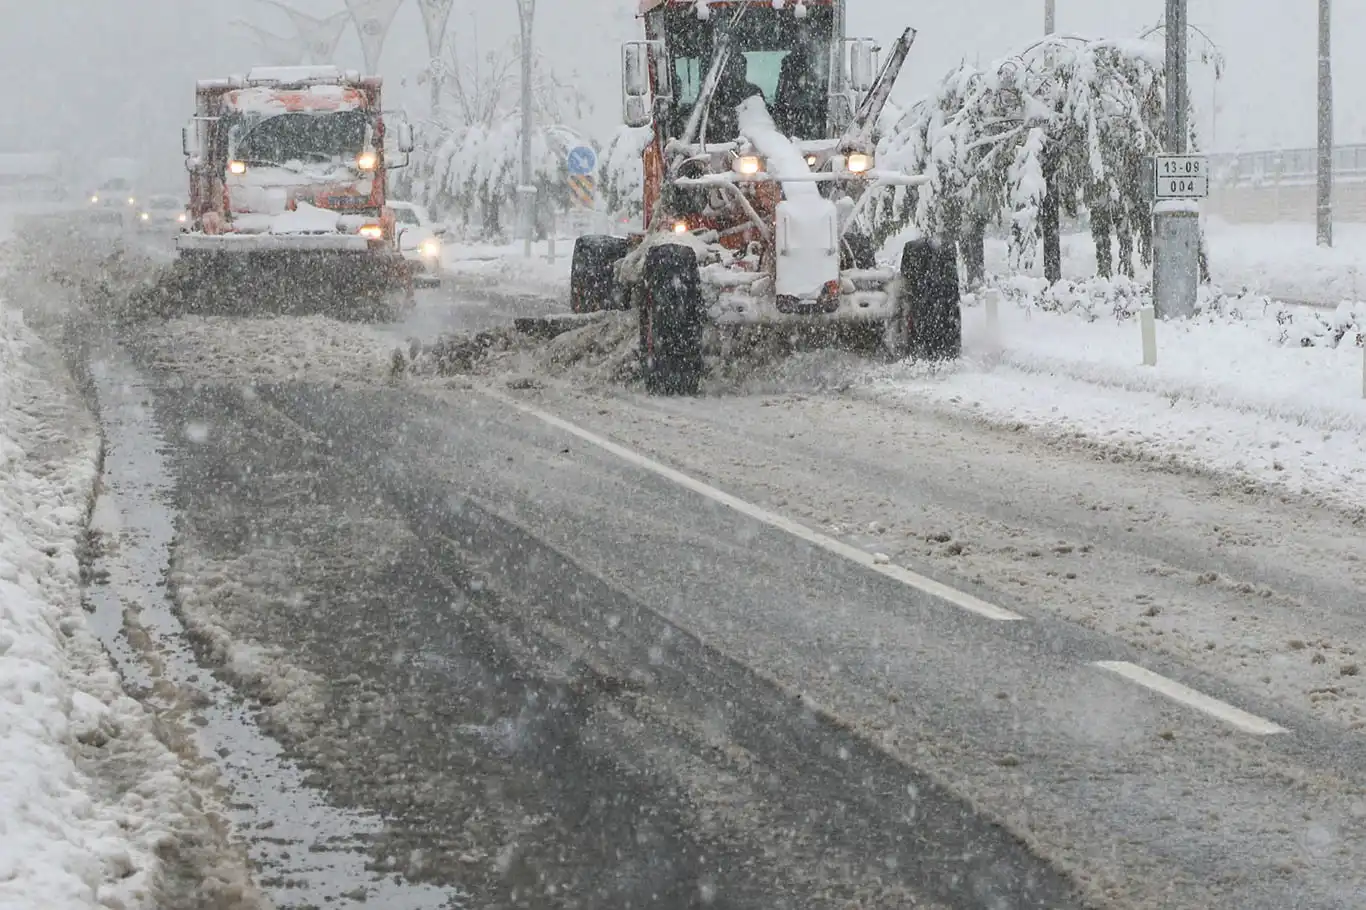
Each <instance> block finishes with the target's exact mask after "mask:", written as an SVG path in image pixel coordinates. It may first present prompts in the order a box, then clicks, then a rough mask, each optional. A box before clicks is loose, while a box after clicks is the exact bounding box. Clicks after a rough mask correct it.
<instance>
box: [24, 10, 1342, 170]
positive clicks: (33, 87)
mask: <svg viewBox="0 0 1366 910" xmlns="http://www.w3.org/2000/svg"><path fill="white" fill-rule="evenodd" d="M1190 2H1191V12H1190V18H1191V22H1192V24H1193V25H1198V26H1200V27H1202V28H1204V29H1205V30H1206V31H1208V32H1209V33H1210V35H1211V36H1212V37H1213V38H1214V40H1215V41H1216V42H1218V43H1219V45H1220V46H1221V47H1222V49H1223V51H1224V53H1225V56H1226V57H1227V60H1228V69H1227V72H1226V74H1225V77H1224V79H1223V80H1222V82H1220V83H1219V84H1218V85H1217V86H1215V85H1214V84H1213V82H1212V80H1211V79H1210V77H1209V74H1208V73H1207V72H1204V73H1202V72H1193V74H1192V86H1193V92H1194V94H1195V100H1196V104H1197V106H1198V107H1199V108H1200V110H1199V111H1198V113H1197V120H1196V122H1197V124H1198V125H1199V126H1200V129H1201V132H1202V134H1203V136H1202V139H1203V141H1202V145H1204V146H1205V147H1206V148H1211V147H1214V148H1217V149H1220V150H1223V149H1261V148H1276V147H1303V146H1310V145H1312V144H1313V143H1314V123H1315V114H1314V92H1315V82H1316V74H1315V66H1316V53H1317V51H1316V18H1315V16H1316V12H1315V6H1316V4H1314V3H1312V2H1310V0H1190ZM1057 4H1058V24H1059V29H1060V30H1061V31H1064V32H1068V33H1077V34H1082V35H1087V36H1094V37H1118V36H1132V35H1135V34H1137V33H1138V32H1139V31H1141V30H1142V29H1143V28H1144V27H1146V26H1150V25H1152V24H1155V23H1156V22H1157V21H1158V20H1159V19H1160V17H1161V14H1162V9H1163V2H1162V0H1126V2H1123V3H1120V2H1114V0H1109V2H1097V0H1057ZM294 5H295V6H297V7H298V8H299V9H302V10H305V11H308V12H312V13H315V14H319V15H322V14H326V13H330V12H333V11H335V10H338V9H341V8H342V7H343V4H342V2H341V0H295V3H294ZM1335 5H1336V7H1337V8H1336V10H1335V14H1336V21H1335V23H1334V25H1335V75H1336V94H1337V117H1336V120H1337V133H1338V140H1339V142H1342V143H1347V142H1366V120H1363V118H1362V117H1361V116H1360V114H1358V109H1359V107H1360V104H1361V102H1362V95H1363V90H1362V88H1361V87H1362V85H1363V81H1364V80H1363V76H1366V61H1363V59H1362V55H1359V54H1355V53H1352V51H1353V50H1354V47H1355V44H1356V41H1355V40H1354V39H1355V38H1356V37H1357V36H1361V35H1366V4H1361V3H1341V2H1339V3H1337V4H1335ZM538 6H539V7H540V9H539V11H538V18H537V32H538V41H537V47H538V51H539V52H540V53H541V54H543V55H544V56H545V58H546V59H547V60H548V62H549V63H550V64H551V65H553V66H554V67H555V69H556V70H557V72H558V73H559V74H560V75H561V76H562V78H564V79H567V80H568V81H570V82H573V83H575V84H577V85H578V86H579V87H580V88H582V89H583V91H584V92H585V93H587V94H588V95H589V96H590V97H592V98H593V99H594V102H595V104H594V110H593V112H592V114H591V115H590V120H589V122H587V123H584V124H579V126H580V127H581V128H583V129H585V130H587V131H589V132H590V133H593V134H595V135H598V136H600V137H605V136H606V135H609V134H610V131H611V130H612V129H613V127H614V126H615V122H616V118H617V116H618V111H619V110H620V101H619V78H620V77H619V70H618V67H619V63H618V60H619V52H618V44H619V42H620V41H622V40H624V39H628V38H631V37H635V36H636V30H637V28H638V23H637V22H635V21H634V19H633V18H632V13H633V10H634V7H635V2H634V0H538ZM236 18H248V19H251V20H252V21H254V22H256V23H258V24H260V25H261V26H263V27H266V28H268V29H271V30H273V31H275V32H276V33H278V34H287V33H288V32H289V28H288V23H287V20H286V19H285V18H284V16H283V15H282V14H281V13H279V12H278V11H276V10H273V9H271V8H270V7H268V6H266V5H264V4H260V3H254V2H252V0H0V22H3V23H4V26H3V29H0V79H3V84H4V85H5V86H6V88H7V91H6V104H5V105H4V106H3V107H2V108H0V151H34V150H47V149H54V150H58V151H63V152H66V153H68V154H73V155H83V156H85V157H87V158H97V157H100V156H103V155H135V156H140V157H143V158H145V159H147V160H149V162H151V163H152V165H153V167H154V168H155V170H156V171H157V172H158V173H159V174H160V175H161V176H162V177H164V178H166V179H168V180H169V181H170V182H171V183H172V185H178V183H179V181H180V173H179V168H180V166H181V165H180V148H179V142H180V140H179V128H180V126H181V124H182V123H184V122H185V119H186V118H187V117H188V116H189V114H190V112H191V107H192V103H193V83H194V80H195V79H196V78H204V77H210V76H222V75H228V74H229V73H234V72H242V71H244V70H246V69H247V68H249V67H250V66H251V65H252V63H254V62H258V61H257V57H258V55H257V54H256V46H255V43H254V41H253V39H252V38H251V37H250V36H249V35H248V34H247V33H245V32H243V31H240V30H236V29H232V28H230V27H229V23H230V22H231V20H233V19H236ZM850 19H851V22H850V28H851V31H852V32H853V33H854V34H862V35H869V36H872V37H877V38H881V39H885V41H888V42H889V41H890V40H891V39H892V38H893V37H895V35H896V34H897V33H898V32H899V31H900V30H901V28H903V27H904V26H906V25H913V26H915V27H916V28H917V29H918V30H919V33H920V35H919V40H918V42H917V44H916V47H915V50H914V51H913V56H912V61H911V64H910V65H909V67H908V71H907V72H906V73H905V74H903V76H902V80H901V83H900V85H899V90H898V92H897V100H898V101H901V102H905V101H907V100H910V99H912V98H914V97H916V96H918V95H920V94H923V93H924V92H925V90H926V88H927V87H928V85H930V84H931V83H932V82H933V80H934V79H935V78H936V77H938V76H940V75H942V74H943V73H944V72H945V71H947V70H948V69H949V68H950V67H952V66H954V65H955V64H957V63H958V62H959V61H960V60H967V61H969V62H979V61H980V62H982V63H985V62H987V61H989V60H991V59H993V58H996V57H999V56H1001V55H1003V54H1005V53H1008V52H1010V51H1011V50H1014V49H1018V48H1019V47H1021V46H1022V45H1023V44H1024V43H1025V42H1026V41H1028V40H1029V38H1030V37H1032V36H1034V35H1037V34H1038V33H1040V32H1041V31H1042V29H1043V2H1042V0H914V2H908V0H851V5H850ZM516 21H517V18H516V11H515V7H514V4H513V3H512V0H492V2H489V0H479V2H476V0H456V7H455V12H454V13H453V14H452V17H451V36H452V37H451V40H453V41H454V42H455V46H456V47H457V48H459V49H460V50H462V51H465V52H469V51H471V50H472V49H473V48H474V47H476V46H478V47H480V48H481V49H483V50H488V49H491V48H492V47H494V46H497V45H500V44H503V43H504V42H507V41H509V40H511V39H513V38H514V37H515V34H516ZM338 57H339V59H338V61H337V62H338V63H341V64H342V65H345V66H351V67H356V68H360V67H361V65H362V64H361V56H360V48H359V44H358V43H357V42H356V40H355V36H354V32H348V35H347V36H346V38H345V39H344V40H343V43H342V46H341V49H340V51H339V55H338ZM426 57H427V50H426V40H425V38H424V36H423V31H422V21H421V14H420V13H419V11H418V9H417V6H416V4H415V3H412V2H409V3H408V4H407V5H406V6H405V7H404V8H403V9H401V10H400V11H399V13H398V18H397V19H396V21H395V25H394V28H393V31H392V32H391V34H390V37H389V40H388V43H387V45H386V47H385V53H384V60H383V63H382V66H381V72H382V73H383V75H384V76H385V77H386V91H387V94H388V97H387V99H386V100H387V103H388V106H390V107H393V106H398V105H400V104H404V105H406V106H407V107H408V109H409V110H410V111H411V112H412V114H413V116H414V119H418V118H420V117H422V116H424V115H425V113H426V109H427V101H426V99H427V93H426V91H425V89H424V88H422V87H420V86H419V85H417V84H416V80H415V77H416V76H417V75H418V73H419V72H420V71H421V69H422V68H423V66H425V64H426ZM1216 103H1217V115H1214V114H1212V109H1215V107H1216ZM1216 128H1217V133H1216ZM1212 133H1215V135H1213V136H1211V134H1212Z"/></svg>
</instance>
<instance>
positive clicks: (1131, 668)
mask: <svg viewBox="0 0 1366 910" xmlns="http://www.w3.org/2000/svg"><path fill="white" fill-rule="evenodd" d="M1095 665H1096V666H1097V667H1100V668H1101V669H1102V670H1109V671H1110V672H1111V673H1115V674H1117V675H1119V676H1122V677H1124V678H1125V679H1127V680H1129V681H1130V682H1134V683H1138V684H1139V685H1140V686H1142V687H1143V688H1145V689H1149V690H1151V691H1153V692H1156V693H1158V694H1159V695H1165V696H1166V697H1167V698H1170V699H1171V700H1172V701H1175V702H1180V703H1181V704H1183V705H1185V706H1187V707H1189V708H1194V709H1195V710H1197V711H1200V712H1202V713H1204V714H1208V715H1209V716H1210V717H1213V718H1215V719H1216V720H1221V721H1223V722H1224V723H1226V724H1228V725H1229V726H1231V727H1236V728H1238V729H1239V730H1242V731H1243V732H1244V733H1251V734H1253V735H1255V736H1271V735H1272V734H1275V733H1288V732H1289V731H1288V730H1286V729H1285V727H1282V726H1280V725H1279V724H1275V723H1272V722H1271V721H1269V720H1266V719H1265V718H1261V717H1258V716H1257V715H1255V714H1249V713H1247V712H1246V711H1244V710H1242V709H1241V708H1235V707H1233V705H1230V704H1228V703H1227V702H1222V701H1220V700H1219V699H1217V698H1212V697H1210V696H1208V695H1206V694H1204V693H1203V692H1197V691H1196V690H1194V689H1192V688H1191V687H1189V686H1184V685H1182V684H1181V683H1179V682H1177V681H1176V680H1174V679H1168V678H1167V677H1165V676H1162V675H1160V674H1158V673H1154V672H1153V671H1151V670H1145V669H1144V668H1143V667H1140V666H1139V665H1138V664H1131V663H1129V662H1128V661H1126V660H1098V661H1096V663H1095Z"/></svg>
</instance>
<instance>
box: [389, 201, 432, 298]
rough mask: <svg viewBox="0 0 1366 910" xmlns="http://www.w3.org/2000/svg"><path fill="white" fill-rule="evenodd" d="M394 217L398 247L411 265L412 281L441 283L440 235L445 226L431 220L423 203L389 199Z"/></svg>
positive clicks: (427, 283) (425, 284) (429, 285)
mask: <svg viewBox="0 0 1366 910" xmlns="http://www.w3.org/2000/svg"><path fill="white" fill-rule="evenodd" d="M389 208H391V209H393V212H394V219H395V220H396V221H397V230H398V232H399V235H398V247H399V250H400V251H401V252H402V253H403V258H404V259H407V260H408V262H409V263H410V264H411V267H412V269H413V283H414V284H416V285H418V286H420V287H436V286H439V285H440V284H441V238H442V237H444V236H446V226H445V225H444V224H438V223H436V222H433V221H432V219H431V216H430V215H428V214H427V208H426V206H421V205H418V204H417V203H414V202H397V201H394V200H392V199H391V200H389Z"/></svg>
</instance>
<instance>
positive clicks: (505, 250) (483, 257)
mask: <svg viewBox="0 0 1366 910" xmlns="http://www.w3.org/2000/svg"><path fill="white" fill-rule="evenodd" d="M532 252H533V255H532V257H531V258H530V259H528V258H527V257H526V256H525V255H524V247H523V245H522V244H520V243H516V244H512V243H509V244H481V243H462V242H451V243H448V244H447V245H446V246H445V247H444V248H443V250H442V253H441V268H442V269H443V270H444V271H445V272H446V274H448V275H450V276H451V278H452V279H453V281H454V283H455V284H457V285H461V286H478V287H479V288H480V290H481V291H489V292H493V293H501V294H507V295H515V296H535V297H546V298H553V299H557V300H558V299H563V300H565V301H568V300H569V269H570V265H571V263H572V257H573V253H574V240H573V238H560V239H559V240H558V241H556V244H555V261H554V262H550V261H548V260H547V256H548V248H547V245H546V243H545V242H544V241H538V242H536V243H534V244H533V245H532Z"/></svg>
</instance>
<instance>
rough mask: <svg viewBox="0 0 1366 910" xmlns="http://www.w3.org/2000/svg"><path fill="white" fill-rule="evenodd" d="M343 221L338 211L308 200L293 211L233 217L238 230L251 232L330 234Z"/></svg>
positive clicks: (338, 227) (339, 226)
mask: <svg viewBox="0 0 1366 910" xmlns="http://www.w3.org/2000/svg"><path fill="white" fill-rule="evenodd" d="M341 222H342V216H341V215H340V214H338V213H337V212H334V211H330V210H328V209H320V208H318V207H317V206H313V205H309V204H308V203H307V202H301V203H299V207H298V208H296V209H295V210H294V211H291V212H279V213H277V214H261V215H238V216H237V217H236V218H234V219H233V224H234V225H235V226H236V228H237V230H238V231H241V232H243V233H249V234H330V233H335V232H337V231H339V230H340V229H341Z"/></svg>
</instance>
